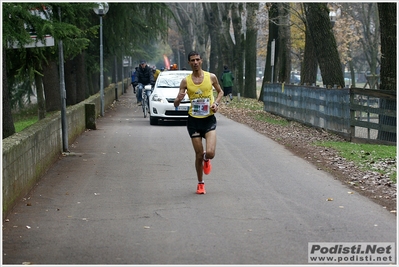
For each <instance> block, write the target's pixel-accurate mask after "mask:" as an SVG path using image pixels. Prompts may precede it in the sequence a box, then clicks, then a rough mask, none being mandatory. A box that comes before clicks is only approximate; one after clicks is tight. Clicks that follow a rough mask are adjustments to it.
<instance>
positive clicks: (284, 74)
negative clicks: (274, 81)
mask: <svg viewBox="0 0 399 267" xmlns="http://www.w3.org/2000/svg"><path fill="white" fill-rule="evenodd" d="M277 5H278V15H279V25H280V26H279V27H278V32H279V33H278V37H279V53H278V59H279V62H280V64H279V68H278V81H279V82H281V83H283V82H285V83H289V82H290V78H291V49H290V46H291V40H290V39H291V37H290V36H291V35H290V13H289V8H290V7H289V3H288V4H287V3H278V4H277Z"/></svg>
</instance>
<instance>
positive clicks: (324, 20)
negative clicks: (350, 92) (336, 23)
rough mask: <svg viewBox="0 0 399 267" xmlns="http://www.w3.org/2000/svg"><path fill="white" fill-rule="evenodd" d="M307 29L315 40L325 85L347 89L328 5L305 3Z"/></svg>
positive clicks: (314, 43)
mask: <svg viewBox="0 0 399 267" xmlns="http://www.w3.org/2000/svg"><path fill="white" fill-rule="evenodd" d="M304 5H305V14H306V20H307V27H308V28H309V31H310V35H311V37H312V40H313V45H314V47H315V50H316V56H317V61H318V63H319V67H320V72H321V76H322V78H323V84H325V85H326V86H327V87H333V86H334V85H336V86H337V87H340V88H343V87H345V82H344V75H343V72H342V68H341V62H340V59H339V54H338V50H337V43H336V41H335V37H334V33H333V31H332V26H331V23H330V18H329V9H328V7H327V3H304Z"/></svg>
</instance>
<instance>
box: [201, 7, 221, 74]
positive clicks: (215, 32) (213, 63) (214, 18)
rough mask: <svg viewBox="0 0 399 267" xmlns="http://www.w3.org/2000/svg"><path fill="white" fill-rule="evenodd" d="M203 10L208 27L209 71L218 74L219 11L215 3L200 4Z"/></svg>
mask: <svg viewBox="0 0 399 267" xmlns="http://www.w3.org/2000/svg"><path fill="white" fill-rule="evenodd" d="M202 6H203V9H204V18H205V20H204V21H205V24H206V25H207V27H208V31H209V36H210V40H211V49H210V55H209V71H210V72H212V73H215V74H217V75H218V74H219V71H218V70H219V68H220V66H219V64H218V62H219V61H220V59H219V55H221V53H220V46H219V45H220V39H221V38H220V36H221V33H220V27H218V26H219V25H220V24H221V20H220V19H219V17H218V15H219V10H218V4H217V3H202Z"/></svg>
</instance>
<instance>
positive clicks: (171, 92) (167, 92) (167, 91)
mask: <svg viewBox="0 0 399 267" xmlns="http://www.w3.org/2000/svg"><path fill="white" fill-rule="evenodd" d="M178 93H179V88H178V87H176V88H159V89H157V90H154V94H158V95H159V96H163V97H165V98H175V97H176V96H177V94H178Z"/></svg>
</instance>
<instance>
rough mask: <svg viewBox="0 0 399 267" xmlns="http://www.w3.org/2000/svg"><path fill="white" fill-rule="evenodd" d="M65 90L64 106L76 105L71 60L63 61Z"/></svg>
mask: <svg viewBox="0 0 399 267" xmlns="http://www.w3.org/2000/svg"><path fill="white" fill-rule="evenodd" d="M65 89H66V104H67V105H68V106H69V105H75V104H76V70H75V63H74V60H73V59H68V60H66V61H65Z"/></svg>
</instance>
